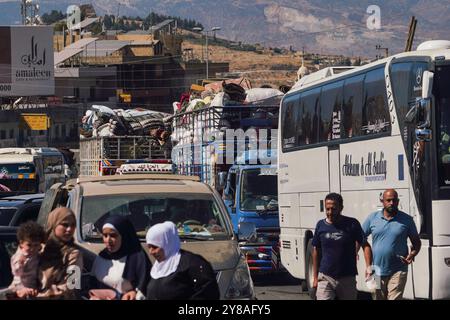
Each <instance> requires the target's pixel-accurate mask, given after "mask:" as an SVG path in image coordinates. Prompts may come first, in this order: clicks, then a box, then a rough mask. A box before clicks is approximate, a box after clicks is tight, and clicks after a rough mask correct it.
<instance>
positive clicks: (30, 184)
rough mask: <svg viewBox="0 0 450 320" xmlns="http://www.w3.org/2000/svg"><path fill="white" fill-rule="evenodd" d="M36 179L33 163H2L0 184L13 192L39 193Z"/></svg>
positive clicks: (0, 164) (0, 165)
mask: <svg viewBox="0 0 450 320" xmlns="http://www.w3.org/2000/svg"><path fill="white" fill-rule="evenodd" d="M35 179H36V174H35V167H34V165H33V164H32V163H0V184H1V185H4V186H5V187H7V188H8V189H10V190H11V191H20V192H37V186H38V184H37V182H36V180H35Z"/></svg>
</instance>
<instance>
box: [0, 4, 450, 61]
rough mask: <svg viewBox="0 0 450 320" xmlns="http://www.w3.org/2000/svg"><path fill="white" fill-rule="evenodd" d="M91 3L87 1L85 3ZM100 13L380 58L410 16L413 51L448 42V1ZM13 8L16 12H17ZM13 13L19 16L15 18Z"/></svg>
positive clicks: (137, 7)
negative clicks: (185, 22) (190, 22)
mask: <svg viewBox="0 0 450 320" xmlns="http://www.w3.org/2000/svg"><path fill="white" fill-rule="evenodd" d="M39 3H40V4H41V13H42V14H43V13H44V12H49V11H51V10H52V9H57V10H62V11H65V8H66V7H67V6H68V5H69V4H73V3H76V1H68V0H59V1H54V0H53V1H50V0H40V1H39ZM83 3H86V2H83ZM91 3H92V4H93V5H94V7H95V9H96V11H97V14H99V15H103V14H115V15H116V14H117V13H119V15H120V16H122V15H126V16H140V17H145V16H147V15H148V13H149V12H151V11H154V12H157V13H161V14H167V15H172V16H180V17H183V18H190V19H195V20H197V21H199V22H201V23H202V24H203V25H205V26H206V27H208V28H212V27H215V26H219V27H221V30H220V31H219V32H218V33H217V35H218V36H219V37H225V38H228V39H230V40H233V41H242V42H245V43H260V44H262V45H264V46H266V47H286V48H288V47H290V46H292V47H293V48H295V49H298V50H301V49H302V48H303V47H304V48H305V50H307V51H309V52H317V53H320V52H322V53H330V54H331V53H333V54H334V53H338V54H346V55H365V56H371V57H373V56H375V55H377V54H383V53H384V51H383V52H377V51H376V49H375V46H376V45H380V46H381V47H387V48H389V53H390V54H391V53H397V52H401V51H403V49H404V46H405V42H406V39H407V34H408V27H409V21H410V19H411V16H413V15H414V16H415V17H416V18H417V19H418V24H417V29H416V37H415V42H414V47H416V46H417V45H418V44H419V43H420V42H422V41H425V40H429V39H438V38H439V39H449V38H450V37H449V35H448V34H449V31H450V6H449V4H450V1H449V0H443V1H438V0H397V1H388V0H346V1H342V0H336V1H333V0H255V1H244V0H222V1H217V0H186V1H181V0H159V1H158V0H92V1H91ZM370 5H378V6H379V8H380V13H381V28H380V29H379V30H370V29H369V28H368V27H367V20H368V19H369V18H370V16H371V15H372V13H370V14H369V13H367V9H368V7H369V6H370ZM12 8H16V9H15V10H16V11H14V10H13V9H12ZM14 12H15V13H16V14H15V15H14ZM19 14H20V1H8V0H0V18H1V20H0V21H2V23H4V24H9V23H14V22H16V21H20V15H19Z"/></svg>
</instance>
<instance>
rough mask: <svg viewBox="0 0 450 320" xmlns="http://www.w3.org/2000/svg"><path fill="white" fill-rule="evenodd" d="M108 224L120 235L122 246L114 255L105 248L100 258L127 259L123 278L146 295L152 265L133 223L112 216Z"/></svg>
mask: <svg viewBox="0 0 450 320" xmlns="http://www.w3.org/2000/svg"><path fill="white" fill-rule="evenodd" d="M107 223H108V224H111V225H113V226H114V228H115V229H116V230H117V232H118V233H119V234H120V236H121V237H122V245H121V247H120V249H119V250H117V251H116V252H113V253H110V252H109V251H108V250H107V249H106V248H105V249H103V250H102V251H101V252H100V253H99V256H100V257H102V258H103V259H107V260H118V259H121V258H123V257H127V259H126V262H125V268H124V270H123V274H122V277H123V278H124V279H127V280H128V281H130V282H131V284H132V285H133V287H134V288H137V289H139V290H140V291H141V292H142V293H143V294H144V295H145V292H146V289H147V284H148V281H149V280H150V269H151V266H152V265H151V263H150V260H149V259H148V256H147V254H146V253H145V252H144V250H143V249H142V247H141V242H140V241H139V238H138V237H137V235H136V230H135V229H134V227H133V225H132V224H131V222H130V221H129V220H128V219H127V218H125V217H123V216H110V217H108V218H107V219H106V220H105V222H104V224H107Z"/></svg>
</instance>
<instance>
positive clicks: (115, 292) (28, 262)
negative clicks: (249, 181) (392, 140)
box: [9, 189, 421, 300]
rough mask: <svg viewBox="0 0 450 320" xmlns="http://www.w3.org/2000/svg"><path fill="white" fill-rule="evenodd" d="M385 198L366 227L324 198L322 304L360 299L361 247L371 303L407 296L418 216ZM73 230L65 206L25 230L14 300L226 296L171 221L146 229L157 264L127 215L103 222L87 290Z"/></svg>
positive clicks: (332, 197)
mask: <svg viewBox="0 0 450 320" xmlns="http://www.w3.org/2000/svg"><path fill="white" fill-rule="evenodd" d="M380 201H381V203H382V205H383V207H382V208H381V209H380V210H377V211H375V212H373V213H371V214H370V215H369V216H368V217H367V219H366V220H365V222H364V223H363V224H362V226H361V224H360V223H359V222H358V220H356V219H355V218H351V217H347V216H344V215H342V211H343V208H344V204H343V199H342V196H341V195H339V194H337V193H330V194H328V195H327V196H326V197H325V211H326V217H325V219H322V220H320V221H319V222H318V223H317V225H316V229H315V233H314V237H313V239H312V246H313V251H312V260H313V261H312V262H313V284H312V287H313V289H314V290H315V294H314V298H316V299H317V300H331V299H335V298H337V299H340V300H355V299H357V289H356V274H357V260H358V251H359V250H360V249H362V251H363V253H364V260H365V265H366V272H365V276H366V281H367V286H368V287H369V288H372V289H373V294H372V295H373V298H374V299H376V300H386V299H388V300H395V299H401V298H402V296H403V291H404V289H405V285H406V280H407V274H408V273H407V272H408V265H409V264H411V263H412V261H413V260H414V257H415V256H416V255H417V254H418V253H419V251H420V248H421V241H420V238H419V235H418V232H417V229H416V227H415V224H414V221H413V219H412V217H411V216H410V215H408V214H406V213H404V212H402V211H400V210H399V208H398V204H399V198H398V194H397V192H396V191H395V190H394V189H388V190H386V191H384V193H383V196H382V198H381V199H380ZM75 227H76V219H75V214H74V213H73V212H72V211H71V210H70V209H69V208H65V207H60V208H57V209H55V210H53V211H52V212H51V213H50V214H49V217H48V222H47V225H46V230H44V228H43V227H42V226H41V225H39V224H38V223H36V222H32V221H28V222H26V223H24V224H22V225H21V226H20V227H19V229H18V232H17V238H18V248H17V251H16V253H15V254H14V255H13V256H12V257H11V269H12V273H13V276H14V278H13V281H12V283H11V285H10V287H9V298H13V299H26V298H33V299H80V298H84V299H91V300H115V299H121V300H143V299H148V300H180V299H219V298H220V292H219V288H218V284H217V281H216V277H215V274H214V270H213V268H212V266H211V264H210V263H209V262H208V261H206V260H205V259H204V258H203V257H202V256H200V255H197V254H194V253H191V252H188V251H185V250H182V249H181V245H180V239H179V235H178V231H177V228H176V226H175V224H174V223H173V222H170V221H166V222H163V223H158V224H155V225H153V226H152V227H151V228H150V229H149V230H148V231H147V235H146V244H147V250H148V254H149V255H150V256H153V257H154V258H155V262H154V264H153V265H152V263H151V261H150V259H149V255H147V253H146V252H145V249H144V248H143V247H142V246H141V243H140V241H139V239H138V237H137V235H136V230H135V228H134V227H133V224H132V223H131V221H129V220H128V219H127V218H126V217H123V216H110V217H108V218H107V219H106V220H105V221H104V222H103V225H102V236H103V243H104V246H105V248H104V249H103V250H102V251H101V252H100V253H99V254H98V255H97V256H96V258H95V261H94V263H93V266H92V268H91V270H90V274H89V280H88V281H87V282H88V284H87V285H86V286H81V285H80V283H79V282H78V283H77V280H79V278H80V275H81V272H82V270H83V258H82V254H81V252H80V250H79V249H78V248H77V247H76V245H75V244H74V232H75ZM369 236H371V237H372V245H370V244H369V242H368V237H369ZM408 238H409V240H410V241H411V244H412V246H411V250H409V248H408V245H407V240H408ZM77 277H78V278H77ZM373 282H375V284H373Z"/></svg>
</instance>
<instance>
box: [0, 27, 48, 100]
mask: <svg viewBox="0 0 450 320" xmlns="http://www.w3.org/2000/svg"><path fill="white" fill-rule="evenodd" d="M0 39H1V42H0V97H21V96H39V95H41V96H46V95H54V93H55V78H54V65H53V27H51V26H5V27H3V26H1V27H0Z"/></svg>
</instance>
